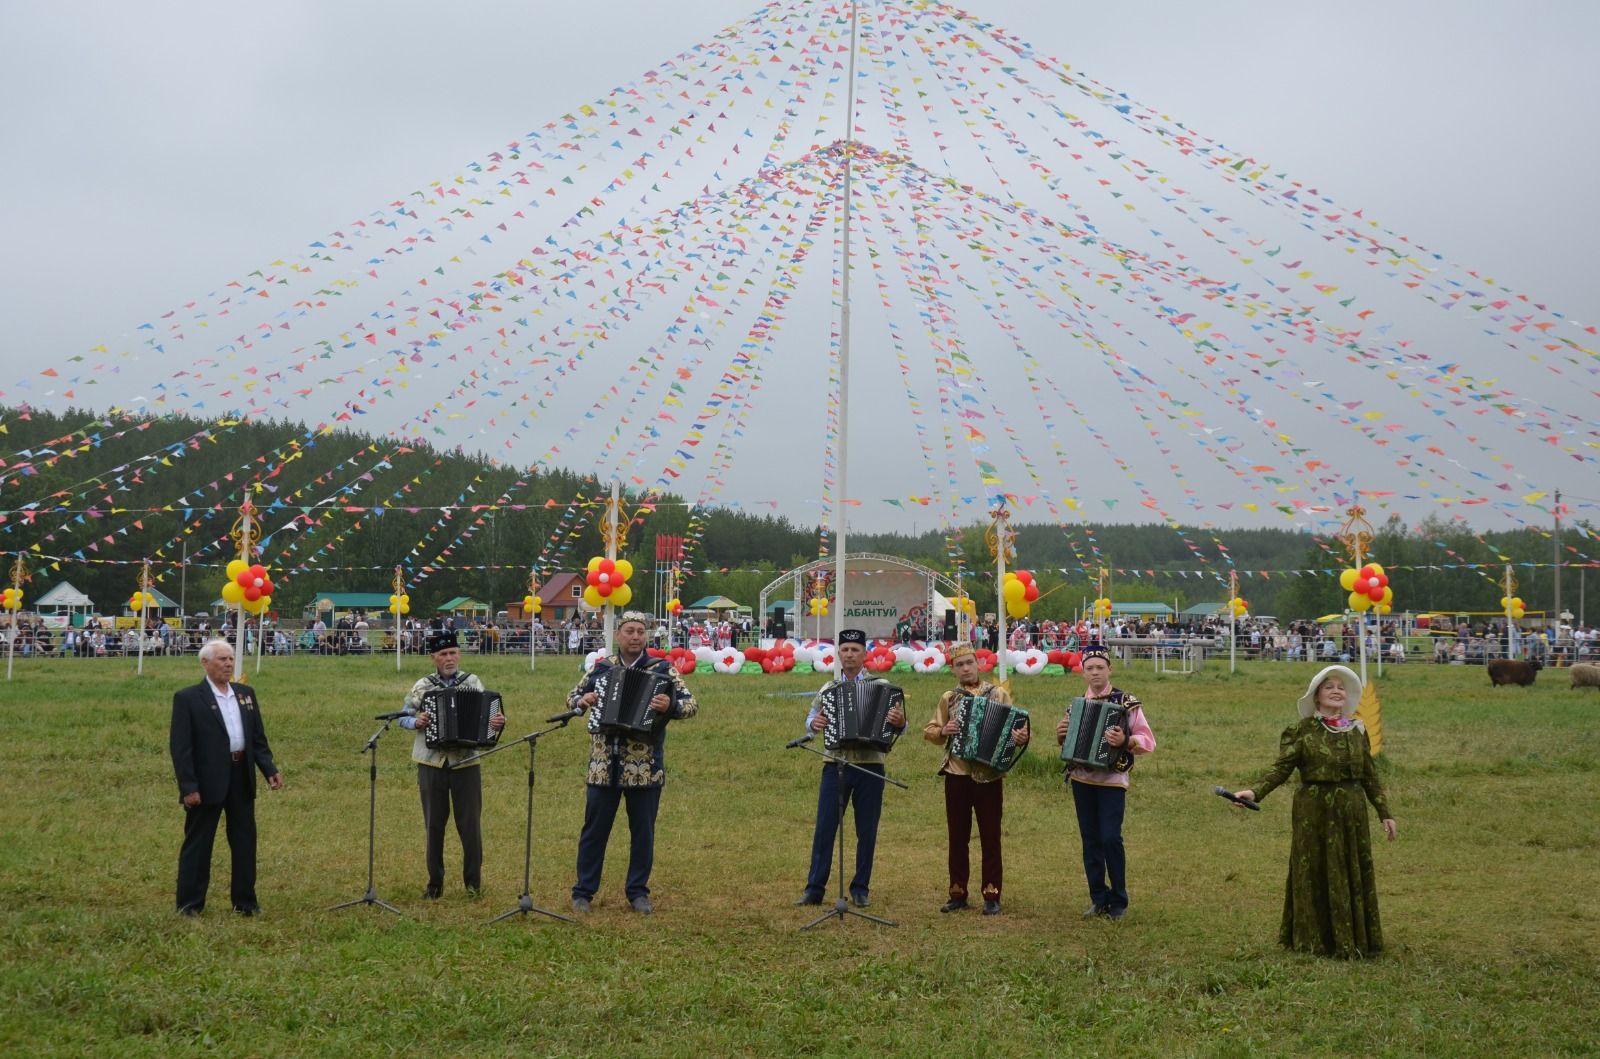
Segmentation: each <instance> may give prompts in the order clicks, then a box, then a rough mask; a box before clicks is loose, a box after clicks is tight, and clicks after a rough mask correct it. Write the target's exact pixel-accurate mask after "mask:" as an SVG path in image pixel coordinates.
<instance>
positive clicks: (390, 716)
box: [373, 710, 407, 721]
mask: <svg viewBox="0 0 1600 1059" xmlns="http://www.w3.org/2000/svg"><path fill="white" fill-rule="evenodd" d="M405 716H407V714H406V711H404V710H396V711H394V712H393V713H380V714H378V715H377V716H376V717H374V718H373V720H374V721H398V720H399V719H400V718H402V717H405Z"/></svg>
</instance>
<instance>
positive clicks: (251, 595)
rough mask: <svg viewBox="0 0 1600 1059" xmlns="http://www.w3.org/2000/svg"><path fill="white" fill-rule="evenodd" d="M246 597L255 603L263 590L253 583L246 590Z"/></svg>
mask: <svg viewBox="0 0 1600 1059" xmlns="http://www.w3.org/2000/svg"><path fill="white" fill-rule="evenodd" d="M244 598H245V599H248V600H249V601H250V602H252V603H254V602H255V601H256V600H258V599H260V598H261V590H260V589H259V588H257V587H256V586H255V585H251V586H250V587H249V588H247V589H245V590H244Z"/></svg>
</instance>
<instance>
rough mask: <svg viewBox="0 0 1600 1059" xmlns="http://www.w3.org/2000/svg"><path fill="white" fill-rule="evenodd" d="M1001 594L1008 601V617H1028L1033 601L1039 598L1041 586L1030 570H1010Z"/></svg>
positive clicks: (1007, 572)
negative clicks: (1035, 580) (1035, 581)
mask: <svg viewBox="0 0 1600 1059" xmlns="http://www.w3.org/2000/svg"><path fill="white" fill-rule="evenodd" d="M1000 595H1001V598H1003V599H1004V600H1005V603H1006V617H1008V618H1026V617H1027V616H1028V612H1029V611H1030V610H1032V609H1033V601H1034V600H1036V599H1038V598H1039V586H1038V585H1037V584H1035V583H1034V580H1033V575H1032V574H1031V573H1029V572H1028V571H1026V570H1016V571H1011V570H1008V571H1006V579H1005V583H1004V584H1003V585H1002V586H1001V588H1000Z"/></svg>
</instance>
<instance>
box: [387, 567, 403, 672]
mask: <svg viewBox="0 0 1600 1059" xmlns="http://www.w3.org/2000/svg"><path fill="white" fill-rule="evenodd" d="M391 587H392V588H393V589H394V593H393V595H391V596H390V599H389V612H390V613H391V614H393V615H394V671H395V672H396V673H398V672H400V640H401V637H402V636H403V635H404V633H403V631H402V628H403V627H402V625H401V622H402V621H404V620H405V612H406V609H407V608H406V578H405V574H404V572H403V571H402V570H401V569H400V567H399V565H398V564H397V565H396V566H395V568H394V582H393V584H392V586H391Z"/></svg>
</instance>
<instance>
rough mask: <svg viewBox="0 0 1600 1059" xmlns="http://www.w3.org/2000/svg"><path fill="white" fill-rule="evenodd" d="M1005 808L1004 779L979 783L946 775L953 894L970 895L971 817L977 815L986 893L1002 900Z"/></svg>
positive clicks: (986, 898) (945, 808)
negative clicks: (1001, 861)
mask: <svg viewBox="0 0 1600 1059" xmlns="http://www.w3.org/2000/svg"><path fill="white" fill-rule="evenodd" d="M1004 810H1005V782H1004V781H1003V780H995V781H994V782H993V783H978V782H977V781H975V780H974V779H973V778H972V777H971V776H953V775H951V774H949V773H946V774H945V777H944V818H945V823H946V824H947V825H948V827H949V830H950V896H951V897H960V898H965V897H966V896H967V879H968V877H969V875H970V874H971V871H972V868H971V863H970V861H969V859H968V855H967V846H968V845H970V844H971V842H972V818H973V816H977V818H978V845H979V847H980V848H981V849H982V850H983V896H984V899H985V900H991V899H992V900H996V901H998V900H999V899H1000V876H1001V863H1000V817H1001V814H1002V813H1003V812H1004Z"/></svg>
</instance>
